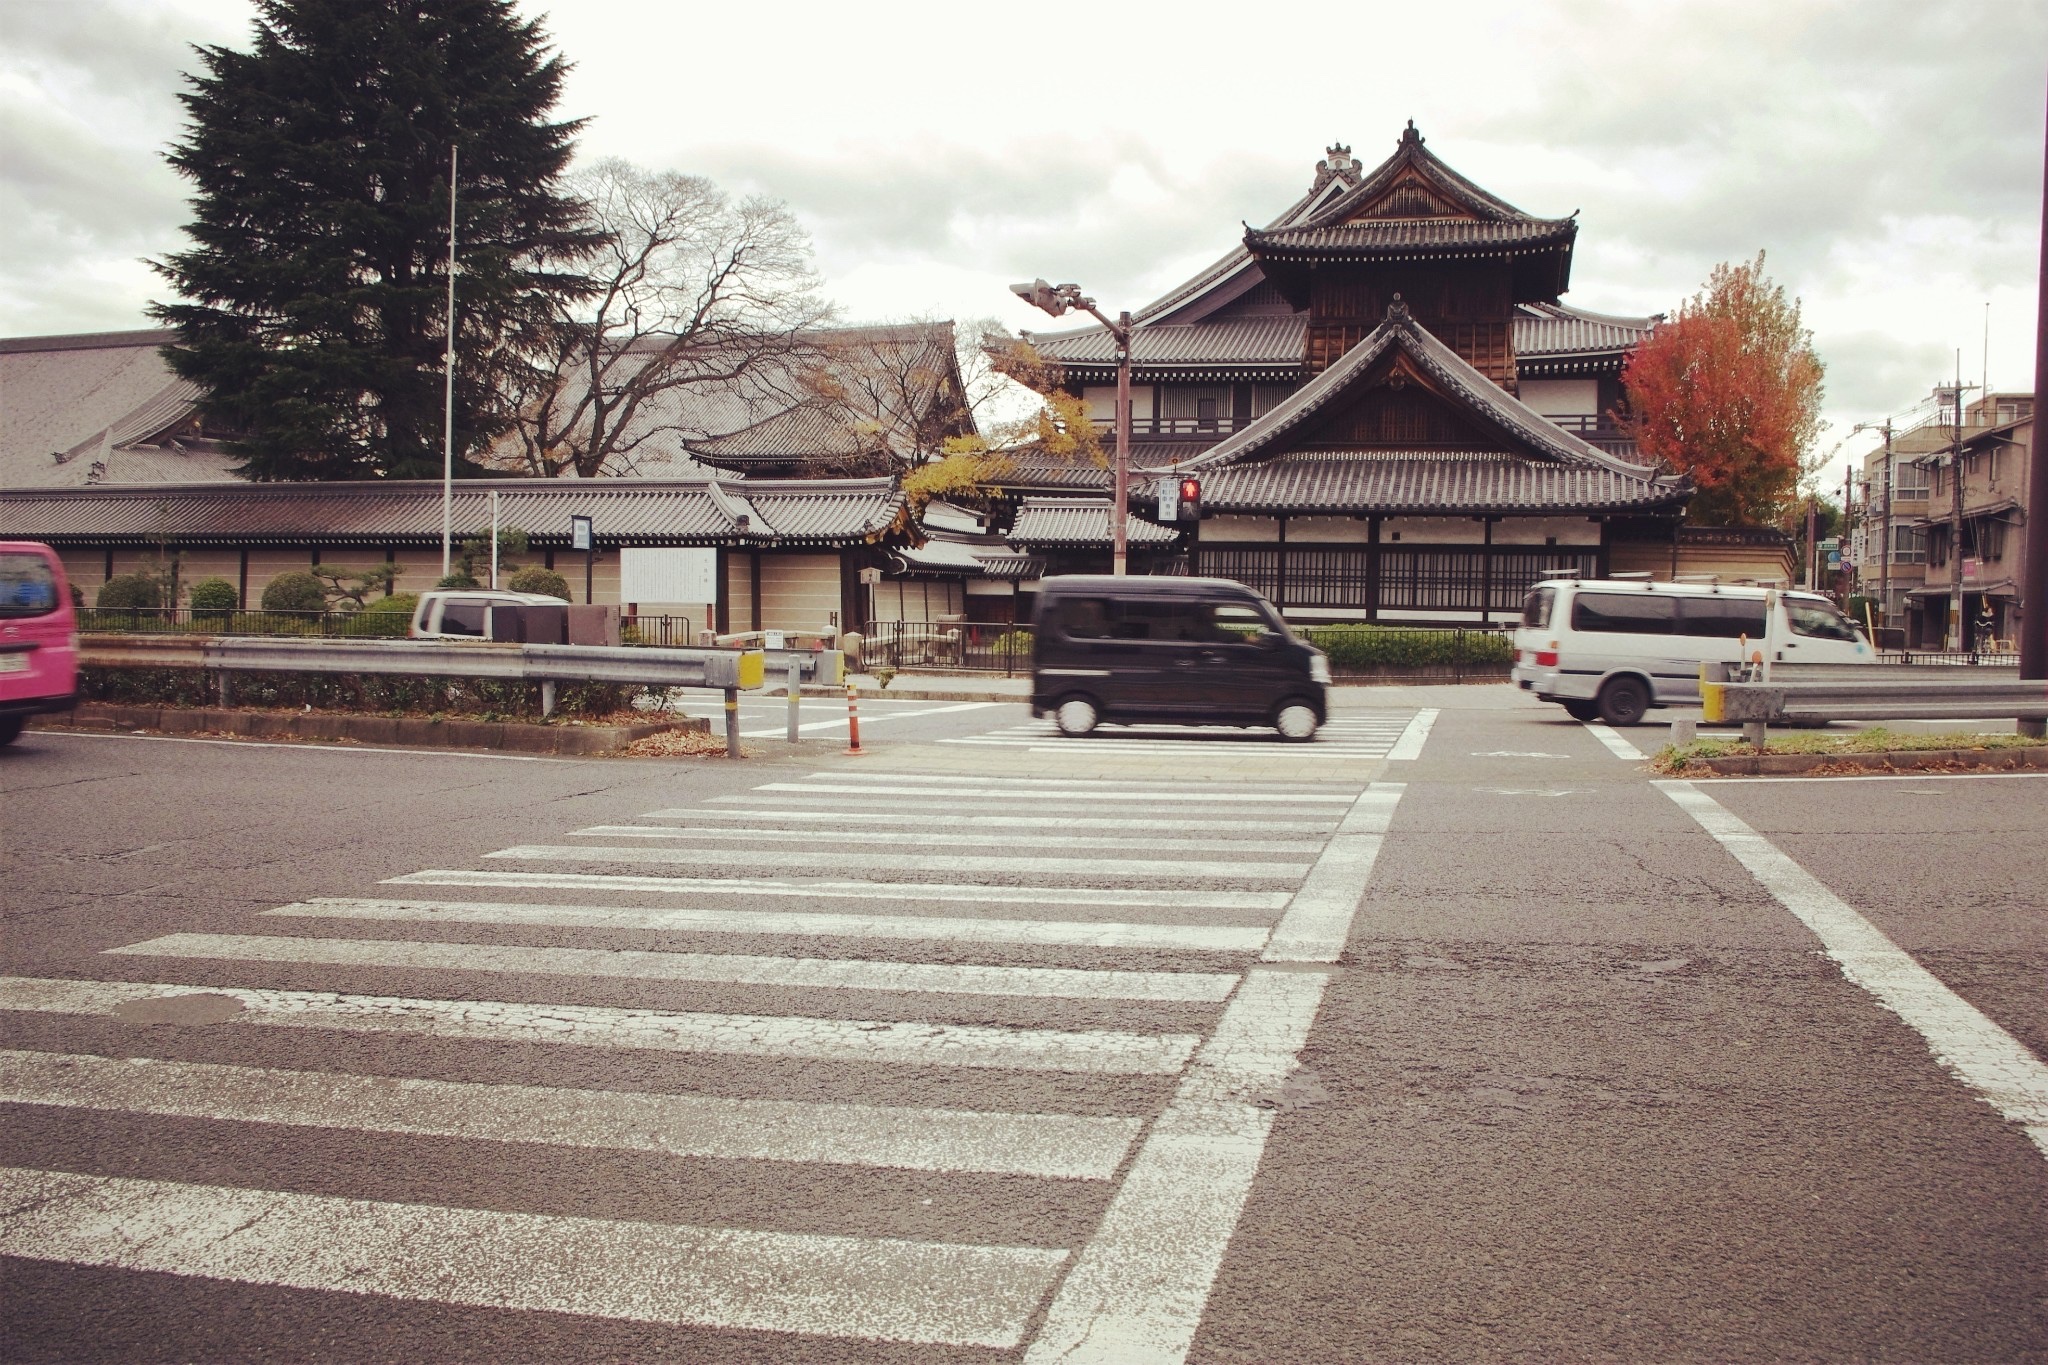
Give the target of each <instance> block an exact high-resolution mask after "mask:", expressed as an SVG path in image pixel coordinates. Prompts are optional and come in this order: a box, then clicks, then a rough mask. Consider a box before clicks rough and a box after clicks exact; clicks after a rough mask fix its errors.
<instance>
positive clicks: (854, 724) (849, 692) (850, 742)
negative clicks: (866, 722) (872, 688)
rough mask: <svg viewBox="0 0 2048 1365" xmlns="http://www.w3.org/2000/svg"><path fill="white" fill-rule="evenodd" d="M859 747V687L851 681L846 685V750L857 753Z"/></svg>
mask: <svg viewBox="0 0 2048 1365" xmlns="http://www.w3.org/2000/svg"><path fill="white" fill-rule="evenodd" d="M860 751H861V748H860V689H858V688H856V687H855V686H854V685H853V684H852V683H848V684H847V685H846V752H847V753H849V754H857V753H859V752H860Z"/></svg>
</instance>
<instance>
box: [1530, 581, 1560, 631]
mask: <svg viewBox="0 0 2048 1365" xmlns="http://www.w3.org/2000/svg"><path fill="white" fill-rule="evenodd" d="M1556 602H1557V589H1556V588H1538V589H1536V591H1534V592H1532V593H1530V594H1529V595H1528V597H1526V598H1524V599H1523V601H1522V624H1523V625H1525V626H1531V627H1533V628H1535V629H1537V630H1541V629H1543V627H1545V626H1547V625H1549V624H1550V609H1551V607H1552V606H1553V605H1555V604H1556Z"/></svg>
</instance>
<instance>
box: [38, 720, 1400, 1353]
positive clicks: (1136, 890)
mask: <svg viewBox="0 0 2048 1365" xmlns="http://www.w3.org/2000/svg"><path fill="white" fill-rule="evenodd" d="M1406 726H1407V721H1406V720H1405V719H1402V718H1400V717H1396V716H1391V715H1390V716H1389V717H1387V718H1386V719H1384V720H1383V721H1381V722H1379V723H1378V725H1377V728H1376V729H1375V730H1373V732H1372V733H1373V735H1374V736H1375V738H1374V739H1373V740H1372V742H1373V743H1379V744H1381V745H1382V747H1383V748H1384V747H1390V746H1391V745H1392V744H1393V742H1394V741H1395V740H1396V739H1398V737H1399V736H1400V734H1401V733H1402V731H1403V730H1404V729H1405V728H1406ZM1357 733H1358V734H1359V735H1360V736H1361V738H1360V739H1359V740H1358V741H1357V742H1358V743H1360V744H1364V743H1365V742H1366V741H1365V739H1364V738H1362V736H1363V735H1364V734H1365V729H1364V728H1363V727H1361V728H1360V729H1359V730H1358V731H1357ZM1089 747H1090V749H1091V750H1094V749H1096V748H1105V749H1106V747H1107V746H1094V745H1090V746H1089ZM1105 757H1107V758H1108V761H1107V762H1106V763H1105V764H1103V765H1102V766H1100V767H1098V768H1096V769H1093V770H1088V771H1085V772H1079V771H1077V772H1068V771H1067V770H1065V769H1062V770H1061V772H1062V773H1063V774H1064V775H1061V776H1057V777H1024V776H1015V777H990V776H986V775H972V776H967V775H958V774H955V775H946V774H939V773H932V774H921V773H895V772H866V771H860V770H857V769H854V770H849V771H834V772H831V773H817V774H811V775H808V776H803V777H795V778H784V779H781V780H775V781H767V782H763V783H761V784H759V785H758V786H756V787H754V788H753V789H751V790H749V791H746V792H743V793H737V794H733V795H728V796H722V797H716V798H712V799H710V800H707V801H704V802H701V803H699V804H696V805H683V806H673V807H664V808H660V809H654V810H649V811H647V812H645V813H643V814H640V815H638V816H636V817H633V818H631V819H629V820H628V821H626V822H623V823H607V824H598V825H587V826H584V827H582V828H578V829H573V830H568V831H565V832H564V833H562V834H561V835H560V836H558V841H556V842H550V843H533V844H523V845H518V846H514V847H509V848H505V849H500V850H497V851H495V852H491V853H488V854H486V855H484V856H483V857H481V858H479V859H477V860H476V863H477V865H476V866H472V867H461V866H451V867H430V868H421V869H419V870H417V871H414V872H410V873H404V874H400V875H396V876H393V877H390V878H388V879H386V880H385V882H384V883H383V884H382V885H381V886H380V887H378V888H375V889H374V890H372V889H371V888H365V887H354V888H341V889H342V890H346V891H356V892H368V894H338V895H333V896H317V897H307V898H305V899H303V900H298V901H293V902H291V903H289V904H282V905H276V906H273V907H271V908H269V909H268V910H266V911H264V912H263V913H261V914H260V915H257V916H255V917H253V919H251V920H245V921H244V922H241V923H237V924H232V925H225V924H222V923H221V922H219V920H218V918H217V917H209V919H208V922H206V923H204V924H200V923H194V924H191V925H189V926H185V927H181V928H178V929H175V930H174V931H172V932H166V933H161V934H157V935H154V936H150V937H144V938H139V939H136V940H134V941H130V942H123V943H119V944H116V945H113V946H111V947H109V948H108V949H107V950H106V951H105V952H103V953H102V954H101V955H99V957H97V958H96V959H95V960H94V962H93V963H92V964H91V970H90V971H89V972H85V973H81V974H80V975H78V976H75V977H12V978H0V1018H6V1019H12V1020H15V1021H17V1022H20V1023H23V1025H24V1026H23V1030H22V1031H23V1032H24V1033H25V1035H26V1038H25V1041H27V1042H29V1043H31V1044H33V1045H32V1046H20V1047H12V1048H7V1049H0V1102H6V1103H11V1104H15V1105H24V1106H33V1107H35V1108H36V1109H37V1110H38V1111H40V1112H44V1113H48V1114H51V1115H57V1116H68V1117H65V1118H64V1121H65V1122H69V1123H72V1124H75V1125H90V1124H92V1123H93V1122H95V1121H109V1122H111V1121H114V1119H115V1118H116V1117H118V1118H119V1121H121V1122H123V1123H126V1124H128V1125H130V1126H131V1129H132V1126H133V1125H135V1124H138V1123H140V1124H147V1123H151V1122H158V1123H164V1124H171V1123H188V1124H189V1123H192V1122H199V1123H203V1124H207V1125H214V1126H215V1131H218V1132H221V1133H223V1134H225V1136H223V1137H221V1138H220V1139H219V1141H220V1142H222V1143H224V1144H227V1145H230V1146H232V1145H233V1144H234V1143H235V1142H236V1141H237V1140H238V1139H237V1137H236V1135H237V1134H241V1135H242V1136H243V1138H248V1135H249V1134H260V1135H261V1136H259V1137H255V1138H252V1139H248V1140H250V1141H251V1142H252V1144H253V1149H254V1150H255V1151H257V1152H258V1153H259V1156H258V1157H256V1158H254V1165H253V1166H252V1167H251V1168H250V1170H249V1171H248V1172H247V1173H246V1176H245V1178H242V1179H239V1180H237V1181H236V1182H234V1183H232V1184H223V1183H220V1181H219V1180H218V1179H217V1178H216V1179H212V1180H194V1181H191V1182H189V1183H188V1182H186V1181H181V1180H180V1179H178V1178H176V1176H177V1173H176V1172H175V1171H174V1170H168V1169H163V1168H161V1167H160V1166H159V1167H156V1168H151V1169H147V1170H127V1169H124V1170H121V1171H119V1172H115V1173H97V1172H96V1171H95V1169H94V1168H93V1167H92V1165H91V1164H90V1162H89V1161H86V1160H83V1159H81V1160H80V1161H78V1162H74V1163H72V1164H71V1165H69V1166H66V1165H63V1164H62V1163H48V1162H46V1163H45V1164H46V1165H52V1166H53V1168H51V1169H41V1168H34V1167H29V1166H15V1167H6V1168H0V1255H8V1256H16V1257H23V1258H28V1259H31V1260H39V1261H45V1262H59V1263H65V1264H71V1265H79V1266H90V1267H99V1268H104V1269H112V1270H128V1271H149V1272H159V1273H165V1274H169V1275H173V1276H184V1277H198V1278H203V1279H208V1280H215V1281H227V1282H231V1283H236V1284H241V1285H245V1286H256V1287H275V1288H278V1289H290V1290H299V1291H306V1290H310V1291H321V1292H326V1293H334V1294H346V1295H364V1294H369V1295H378V1296H384V1297H387V1298H391V1299H397V1300H403V1301H409V1302H413V1303H417V1304H426V1305H444V1306H450V1307H469V1308H476V1307H485V1308H493V1309H510V1310H521V1311H538V1312H554V1313H572V1314H582V1315H587V1316H592V1317H597V1318H604V1319H611V1320H615V1321H619V1322H622V1323H641V1324H648V1325H650V1327H652V1328H655V1329H662V1330H671V1331H673V1330H677V1329H692V1328H709V1329H718V1330H725V1331H763V1332H773V1333H785V1334H794V1336H796V1337H809V1338H853V1339H862V1340H868V1341H880V1342H895V1343H909V1344H930V1345H943V1346H949V1347H981V1348H993V1349H1016V1348H1019V1347H1025V1348H1027V1349H1026V1356H1025V1358H1026V1359H1027V1360H1052V1359H1060V1360H1076V1361H1078V1360H1088V1359H1096V1360H1116V1361H1149V1360H1160V1361H1165V1360H1178V1359H1180V1358H1182V1356H1183V1355H1184V1354H1185V1351H1186V1349H1187V1345H1188V1343H1189V1342H1190V1341H1191V1340H1192V1336H1193V1332H1194V1329H1195V1326H1196V1325H1197V1323H1198V1321H1199V1317H1200V1311H1201V1305H1202V1302H1203V1300H1204V1298H1205V1297H1206V1294H1207V1291H1208V1286H1209V1283H1210V1281H1211V1280H1212V1279H1213V1276H1214V1274H1215V1272H1216V1268H1217V1265H1218V1264H1219V1263H1220V1259H1221V1256H1222V1253H1223V1249H1224V1245H1225V1244H1226V1243H1227V1241H1228V1239H1229V1236H1230V1232H1231V1229H1232V1228H1233V1227H1234V1225H1235V1221H1236V1217H1237V1212H1238V1210H1239V1209H1240V1208H1241V1207H1242V1205H1243V1202H1244V1200H1245V1198H1246V1197H1247V1195H1248V1192H1249V1186H1250V1180H1251V1177H1252V1174H1253V1173H1254V1172H1255V1171H1256V1168H1257V1164H1258V1160H1259V1152H1260V1151H1261V1149H1262V1146H1263V1142H1264V1139H1265V1134H1266V1132H1267V1131H1268V1129H1269V1127H1270V1124H1271V1122H1272V1109H1271V1107H1270V1105H1264V1106H1262V1105H1261V1103H1260V1096H1261V1095H1262V1094H1264V1093H1266V1092H1268V1091H1270V1090H1272V1089H1273V1088H1274V1087H1276V1086H1277V1085H1278V1084H1279V1083H1281V1082H1282V1081H1284V1080H1285V1078H1286V1076H1287V1073H1288V1072H1289V1071H1290V1070H1291V1069H1292V1068H1293V1066H1294V1064H1295V1063H1294V1058H1295V1055H1296V1053H1297V1052H1298V1050H1299V1048H1300V1046H1301V1044H1302V1042H1303V1040H1304V1039H1305V1038H1306V1035H1307V1030H1308V1028H1309V1026H1310V1024H1311V1022H1312V1021H1313V1018H1314V1014H1315V1010H1316V1008H1317V1004H1318V1002H1319V1001H1320V998H1321V993H1322V990H1323V986H1324V983H1325V980H1326V977H1325V975H1324V974H1323V972H1322V971H1320V970H1319V969H1318V968H1317V964H1319V963H1326V962H1330V961H1333V960H1334V958H1335V954H1336V951H1337V950H1338V949H1339V948H1341V944H1342V938H1343V932H1344V929H1345V926H1346V925H1348V922H1349V916H1350V914H1351V912H1352V910H1353V909H1355V906H1356V903H1357V900H1358V897H1359V895H1360V894H1361V893H1362V891H1363V886H1364V880H1365V878H1366V877H1368V876H1369V875H1370V871H1371V866H1372V858H1373V856H1374V854H1375V853H1376V851H1377V846H1378V840H1379V838H1380V836H1381V835H1382V834H1383V833H1384V832H1385V829H1386V825H1387V821H1388V819H1389V818H1390V817H1391V814H1392V811H1393V808H1394V804H1395V802H1396V801H1398V799H1399V792H1400V789H1399V787H1398V786H1393V785H1389V784H1375V785H1372V786H1369V787H1368V786H1367V785H1365V784H1364V783H1362V782H1358V781H1351V782H1347V783H1339V782H1335V781H1313V780H1302V781H1294V782H1249V781H1246V782H1228V783H1222V782H1219V783H1186V782H1166V781H1158V780H1132V779H1130V778H1128V777H1127V776H1120V775H1118V774H1117V773H1116V772H1115V766H1116V764H1115V760H1114V756H1113V755H1110V754H1105ZM458 888H461V889H462V890H460V892H459V893H458V894H457V895H455V896H450V897H448V898H446V899H443V898H441V896H442V891H441V889H447V890H451V891H453V890H456V889H458ZM564 892H572V893H574V894H573V895H563V894H562V893H564ZM1333 935H1334V938H1333V937H1332V936H1333ZM26 1021H32V1022H33V1023H34V1027H33V1028H29V1027H27V1026H26ZM122 1026H126V1027H127V1028H128V1030H129V1031H127V1032H124V1033H118V1034H116V1035H114V1037H115V1038H116V1041H115V1043H114V1044H113V1046H112V1047H111V1048H110V1047H109V1046H108V1043H107V1039H108V1038H109V1034H108V1033H107V1032H106V1030H108V1029H110V1028H120V1027H122ZM66 1039H68V1040H70V1041H69V1042H68V1043H67V1042H65V1041H64V1040H66ZM194 1039H200V1040H204V1041H205V1046H200V1045H199V1043H196V1042H192V1041H191V1040H194ZM53 1040H55V1041H53ZM306 1043H310V1044H312V1046H310V1047H309V1046H306V1045H304V1044H306ZM136 1053H142V1054H145V1055H139V1056H138V1055H133V1054H136ZM110 1054H111V1055H110ZM371 1059H373V1060H374V1065H365V1064H364V1063H365V1061H367V1060H371ZM221 1125H226V1127H225V1128H221V1127H220V1126H221ZM79 1131H81V1132H85V1131H89V1130H88V1129H87V1128H85V1127H81V1128H80V1130H79ZM323 1134H348V1135H352V1138H353V1139H354V1140H357V1141H359V1142H360V1143H361V1144H362V1146H361V1151H362V1156H361V1158H360V1159H361V1160H362V1161H363V1162H364V1163H365V1164H366V1166H367V1165H374V1164H375V1163H377V1162H378V1161H379V1159H380V1158H379V1155H378V1154H379V1152H380V1150H381V1145H383V1144H391V1143H396V1142H402V1141H423V1140H432V1141H438V1142H443V1143H454V1144H497V1146H495V1147H491V1148H488V1149H487V1148H485V1147H483V1146H481V1145H480V1146H479V1147H478V1148H477V1151H476V1155H475V1157H474V1160H475V1161H476V1162H477V1163H487V1162H490V1161H493V1160H498V1159H502V1158H500V1157H497V1156H494V1155H493V1153H498V1152H503V1151H523V1152H530V1153H547V1154H550V1155H549V1156H548V1160H549V1161H550V1162H572V1163H573V1162H584V1163H603V1162H607V1161H613V1160H618V1159H622V1158H623V1157H624V1156H628V1155H630V1156H634V1157H636V1158H637V1159H641V1160H662V1161H668V1162H671V1163H675V1166H674V1170H673V1173H672V1178H673V1179H674V1180H676V1181H678V1182H681V1183H682V1184H684V1185H686V1186H689V1187H692V1188H696V1187H702V1186H713V1185H715V1186H717V1187H718V1188H720V1189H723V1188H725V1185H726V1184H728V1183H731V1184H744V1185H745V1186H746V1187H747V1188H749V1189H753V1188H759V1189H761V1190H764V1191H766V1193H760V1194H756V1195H753V1196H750V1198H751V1203H749V1202H747V1200H745V1199H741V1200H740V1203H741V1204H744V1205H745V1207H744V1209H743V1210H742V1211H741V1212H740V1213H736V1214H735V1215H734V1216H733V1217H732V1218H731V1219H730V1220H729V1221H728V1222H723V1223H712V1222H702V1221H691V1220H690V1219H687V1218H685V1219H680V1220H679V1219H677V1218H675V1217H674V1216H673V1215H672V1214H670V1213H669V1212H668V1210H667V1209H666V1208H664V1207H663V1206H662V1205H661V1204H660V1202H659V1196H658V1195H650V1196H649V1199H650V1200H653V1201H654V1202H653V1203H651V1204H650V1205H649V1206H648V1207H646V1208H644V1209H641V1210H638V1211H637V1212H636V1213H635V1214H633V1215H632V1216H620V1215H619V1214H618V1213H617V1212H616V1211H607V1212H606V1213H605V1214H604V1216H597V1215H588V1214H586V1213H585V1212H583V1211H580V1210H574V1209H572V1210H570V1211H564V1210H563V1209H561V1208H558V1207H553V1206H552V1205H550V1204H549V1203H548V1202H547V1200H546V1199H545V1198H544V1197H543V1195H542V1193H541V1192H538V1191H528V1190H524V1189H521V1188H507V1189H504V1190H502V1191H501V1192H499V1194H498V1195H497V1196H496V1197H494V1198H491V1199H487V1200H483V1201H479V1200H478V1199H476V1198H474V1197H471V1198H465V1199H459V1200H458V1199H454V1198H448V1199H445V1200H436V1199H434V1198H432V1197H430V1196H422V1197H415V1198H404V1199H396V1198H392V1197H389V1196H388V1194H379V1195H376V1196H366V1197H358V1196H356V1195H355V1194H352V1193H348V1192H337V1187H336V1185H335V1184H334V1182H333V1181H332V1180H320V1181H314V1180H311V1179H309V1178H306V1177H304V1176H303V1173H302V1171H301V1168H300V1165H299V1163H296V1162H294V1160H293V1159H292V1152H293V1150H294V1144H295V1143H297V1142H303V1141H310V1140H312V1139H313V1138H315V1137H316V1136H318V1135H323ZM86 1149H88V1150H89V1149H90V1144H86ZM721 1163H738V1164H737V1165H721ZM755 1164H760V1165H763V1166H766V1167H768V1168H772V1169H774V1170H777V1171H780V1172H783V1174H782V1175H780V1176H778V1177H776V1178H773V1179H768V1180H761V1181H750V1182H725V1181H722V1179H721V1176H720V1172H721V1171H722V1170H740V1169H748V1170H751V1169H754V1168H755ZM854 1171H872V1172H877V1173H883V1174H887V1173H892V1172H893V1173H920V1174H919V1177H918V1178H920V1179H925V1180H935V1181H940V1182H942V1184H941V1185H940V1186H938V1187H937V1188H938V1189H939V1190H941V1191H955V1192H957V1193H958V1195H959V1196H960V1198H959V1199H957V1200H942V1201H941V1202H943V1203H950V1204H954V1205H957V1206H958V1207H960V1208H965V1209H967V1210H969V1211H970V1212H968V1213H964V1214H963V1213H960V1212H958V1211H957V1209H956V1211H955V1212H953V1213H951V1214H949V1215H948V1217H949V1218H950V1219H951V1220H952V1221H951V1222H943V1223H942V1222H933V1223H931V1224H930V1225H929V1226H926V1227H920V1226H919V1225H918V1222H917V1220H918V1216H919V1215H918V1211H917V1208H916V1207H913V1208H912V1209H910V1210H909V1211H908V1212H904V1211H892V1212H890V1214H889V1216H888V1218H883V1217H882V1216H881V1214H879V1213H877V1212H876V1211H875V1210H873V1209H871V1208H869V1207H867V1206H866V1204H865V1203H864V1201H863V1200H862V1199H860V1198H859V1197H858V1196H857V1195H850V1194H844V1193H842V1192H841V1187H842V1186H843V1185H844V1184H845V1180H846V1177H845V1175H844V1174H843V1173H846V1172H854ZM733 1197H734V1198H735V1199H739V1196H733ZM931 1203H932V1199H931V1198H926V1199H924V1200H923V1204H925V1205H929V1204H931ZM1047 1207H1054V1208H1059V1209H1064V1210H1066V1211H1067V1213H1066V1214H1065V1215H1064V1222H1063V1223H1062V1224H1061V1225H1062V1226H1067V1225H1071V1226H1074V1227H1080V1228H1083V1229H1086V1228H1093V1229H1094V1231H1093V1232H1092V1233H1088V1234H1086V1235H1084V1236H1077V1237H1061V1238H1056V1239H1053V1240H1054V1241H1056V1242H1057V1243H1058V1244H1052V1243H1051V1242H1049V1241H1048V1235H1047V1232H1046V1230H1045V1226H1044V1217H1045V1215H1044V1209H1045V1208H1047ZM934 1217H935V1215H934ZM962 1219H965V1220H966V1222H965V1224H964V1225H963V1224H962V1221H961V1220H962ZM906 1220H907V1221H906ZM668 1349H669V1348H664V1349H657V1350H652V1351H651V1352H650V1353H651V1354H655V1355H660V1354H664V1352H665V1350H668ZM778 1350H780V1348H778ZM782 1354H783V1355H784V1356H785V1358H797V1357H798V1356H799V1355H800V1354H801V1352H799V1351H797V1350H796V1349H795V1348H794V1346H793V1344H792V1345H791V1347H790V1350H789V1351H788V1352H784V1353H782Z"/></svg>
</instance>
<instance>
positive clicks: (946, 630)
mask: <svg viewBox="0 0 2048 1365" xmlns="http://www.w3.org/2000/svg"><path fill="white" fill-rule="evenodd" d="M862 636H863V643H862V645H861V665H860V667H861V670H862V671H863V672H867V673H872V672H874V671H875V669H876V668H891V669H895V670H896V671H897V672H899V673H900V672H904V671H905V670H910V669H931V670H935V671H941V672H949V673H950V672H973V673H1000V674H1002V675H1003V676H1004V677H1006V678H1010V677H1016V676H1018V675H1020V674H1027V673H1029V672H1030V671H1031V627H1029V626H1017V625H1007V624H995V623H980V622H971V621H955V622H942V621H876V622H873V623H871V624H870V625H869V626H868V628H867V630H866V631H864V632H862Z"/></svg>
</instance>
